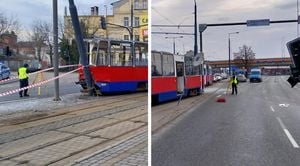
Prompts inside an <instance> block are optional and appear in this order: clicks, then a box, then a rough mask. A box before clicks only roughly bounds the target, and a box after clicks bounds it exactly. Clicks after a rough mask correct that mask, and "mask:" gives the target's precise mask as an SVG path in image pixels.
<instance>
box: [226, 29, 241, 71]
mask: <svg viewBox="0 0 300 166" xmlns="http://www.w3.org/2000/svg"><path fill="white" fill-rule="evenodd" d="M238 33H239V32H232V33H228V69H229V76H231V62H230V54H231V53H230V50H231V48H230V35H232V34H238Z"/></svg>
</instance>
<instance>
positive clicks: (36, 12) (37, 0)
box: [0, 0, 117, 39]
mask: <svg viewBox="0 0 300 166" xmlns="http://www.w3.org/2000/svg"><path fill="white" fill-rule="evenodd" d="M115 1H117V0H74V2H75V5H76V7H77V10H78V13H79V14H80V15H83V14H85V15H86V14H90V7H92V6H98V7H99V12H100V14H105V7H104V5H107V6H108V11H111V9H112V6H111V5H110V4H111V3H112V2H115ZM65 6H67V9H68V14H69V8H68V7H69V1H68V0H58V14H59V19H61V20H63V15H64V8H65ZM52 10H53V9H52V0H1V6H0V12H2V13H4V14H5V15H7V16H11V15H13V16H16V17H17V18H18V20H19V22H20V23H21V25H22V32H23V36H21V38H23V39H24V38H26V33H25V32H24V31H26V30H30V28H31V25H32V23H33V21H34V20H38V19H40V20H45V21H48V22H51V23H52V15H53V13H52Z"/></svg>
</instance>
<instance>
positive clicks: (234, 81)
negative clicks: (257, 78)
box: [230, 74, 238, 95]
mask: <svg viewBox="0 0 300 166" xmlns="http://www.w3.org/2000/svg"><path fill="white" fill-rule="evenodd" d="M230 84H231V87H232V92H231V94H232V95H233V94H234V92H235V94H236V95H237V93H238V91H237V84H238V80H237V77H236V76H235V74H233V76H232V77H231V79H230Z"/></svg>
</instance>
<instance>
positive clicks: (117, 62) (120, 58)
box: [111, 43, 132, 66]
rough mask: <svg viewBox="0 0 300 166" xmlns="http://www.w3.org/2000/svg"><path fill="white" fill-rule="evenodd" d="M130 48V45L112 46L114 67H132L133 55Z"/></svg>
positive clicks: (113, 44)
mask: <svg viewBox="0 0 300 166" xmlns="http://www.w3.org/2000/svg"><path fill="white" fill-rule="evenodd" d="M130 47H131V44H130V43H112V44H111V62H112V66H132V54H131V52H130Z"/></svg>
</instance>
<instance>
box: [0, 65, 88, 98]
mask: <svg viewBox="0 0 300 166" xmlns="http://www.w3.org/2000/svg"><path fill="white" fill-rule="evenodd" d="M81 68H82V67H79V68H77V69H75V70H72V71H69V72H67V73H64V74H61V75H59V76H56V77H53V78H50V79H48V80H45V81H41V82H38V83H35V84H31V85H29V86H26V87H24V88H19V89H15V90H10V91H7V92H4V93H0V97H3V96H7V95H11V94H14V93H18V92H20V91H23V90H26V89H31V88H34V87H37V86H41V85H43V84H46V83H48V82H50V81H53V80H56V79H58V78H61V77H64V76H66V75H68V74H71V73H74V72H76V71H77V70H79V69H81Z"/></svg>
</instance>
